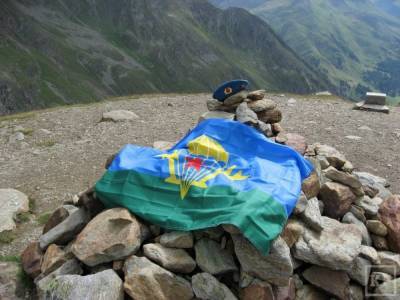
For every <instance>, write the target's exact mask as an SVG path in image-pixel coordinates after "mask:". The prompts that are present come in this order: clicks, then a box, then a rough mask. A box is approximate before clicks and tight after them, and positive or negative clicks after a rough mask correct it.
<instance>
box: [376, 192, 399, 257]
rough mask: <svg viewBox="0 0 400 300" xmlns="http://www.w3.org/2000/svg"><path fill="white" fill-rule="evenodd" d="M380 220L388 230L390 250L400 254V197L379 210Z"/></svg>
mask: <svg viewBox="0 0 400 300" xmlns="http://www.w3.org/2000/svg"><path fill="white" fill-rule="evenodd" d="M379 219H380V221H381V222H382V223H383V224H384V225H385V226H386V228H387V232H388V233H387V241H388V243H389V248H390V250H392V251H394V252H398V253H400V196H399V195H395V196H392V197H390V198H389V199H387V200H386V201H385V202H383V203H382V205H381V206H380V208H379Z"/></svg>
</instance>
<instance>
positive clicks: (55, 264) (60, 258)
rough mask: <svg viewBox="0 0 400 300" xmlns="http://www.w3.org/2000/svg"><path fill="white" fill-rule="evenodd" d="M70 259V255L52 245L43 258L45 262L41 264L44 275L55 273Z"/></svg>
mask: <svg viewBox="0 0 400 300" xmlns="http://www.w3.org/2000/svg"><path fill="white" fill-rule="evenodd" d="M70 258H71V257H69V255H68V254H67V253H66V252H65V251H64V250H63V249H61V248H60V247H58V246H57V245H55V244H51V245H50V246H49V247H48V248H47V250H46V253H45V254H44V256H43V261H42V264H41V272H42V274H44V275H47V274H49V273H51V272H53V271H54V270H56V269H57V268H59V267H60V266H61V265H62V264H64V263H65V262H66V261H67V260H68V259H70Z"/></svg>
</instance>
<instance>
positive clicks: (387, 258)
mask: <svg viewBox="0 0 400 300" xmlns="http://www.w3.org/2000/svg"><path fill="white" fill-rule="evenodd" d="M378 256H379V259H380V260H381V265H380V266H379V271H381V272H385V273H387V274H390V275H392V276H395V277H397V276H398V275H400V254H399V253H394V252H390V251H378Z"/></svg>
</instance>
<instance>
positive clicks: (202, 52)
mask: <svg viewBox="0 0 400 300" xmlns="http://www.w3.org/2000/svg"><path fill="white" fill-rule="evenodd" d="M0 34H1V36H2V37H3V39H2V40H1V42H0V114H1V113H3V114H4V113H10V112H15V111H21V110H29V109H32V108H40V107H48V106H54V105H58V104H61V103H77V102H88V101H94V100H98V99H102V98H104V97H106V96H114V95H124V94H133V93H148V92H199V91H211V90H212V89H213V88H214V87H215V86H216V85H217V84H218V83H220V82H221V81H224V80H228V79H233V78H239V77H242V78H248V79H249V80H250V81H251V83H252V84H253V86H254V87H263V88H267V89H270V90H284V91H291V92H299V93H308V92H311V91H314V90H319V89H322V88H325V87H326V86H327V85H329V83H328V80H327V79H326V78H324V77H323V76H321V75H320V74H317V73H316V71H315V70H314V69H313V68H312V67H310V66H309V65H307V64H306V63H305V62H303V61H302V60H301V59H300V58H299V57H298V56H297V55H296V54H294V53H293V51H292V50H291V49H289V48H288V47H287V46H286V44H284V43H283V42H282V41H281V40H280V39H279V38H278V37H277V36H276V35H275V34H274V32H273V31H272V29H271V28H270V27H269V26H268V25H267V24H266V23H264V22H263V21H261V20H259V19H258V18H256V17H254V16H253V15H251V14H249V13H248V12H247V11H245V10H242V9H230V10H227V11H223V10H221V9H217V8H215V7H214V6H212V5H211V4H209V3H208V2H207V1H205V0H170V1H162V0H126V1H118V2H115V1H112V0H95V1H89V0H68V1H67V0H59V1H52V0H40V1H34V0H17V1H16V0H14V1H11V0H5V1H1V2H0Z"/></svg>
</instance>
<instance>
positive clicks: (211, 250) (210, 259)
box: [194, 238, 238, 275]
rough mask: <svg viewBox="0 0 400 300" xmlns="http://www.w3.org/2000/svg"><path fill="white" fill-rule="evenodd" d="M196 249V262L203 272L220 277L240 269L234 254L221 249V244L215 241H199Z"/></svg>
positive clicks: (205, 239) (204, 239)
mask: <svg viewBox="0 0 400 300" xmlns="http://www.w3.org/2000/svg"><path fill="white" fill-rule="evenodd" d="M194 249H195V252H196V262H197V264H198V266H199V267H200V269H201V270H202V271H203V272H207V273H210V274H212V275H220V274H224V273H229V272H233V271H236V270H237V269H238V268H237V266H236V265H235V262H234V260H233V255H232V253H230V252H229V251H228V250H226V249H221V246H220V244H218V243H217V242H215V241H213V240H210V239H207V238H203V239H201V240H199V241H197V243H196V245H195V247H194Z"/></svg>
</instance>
